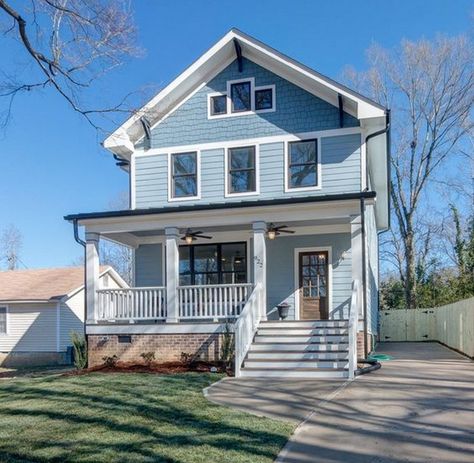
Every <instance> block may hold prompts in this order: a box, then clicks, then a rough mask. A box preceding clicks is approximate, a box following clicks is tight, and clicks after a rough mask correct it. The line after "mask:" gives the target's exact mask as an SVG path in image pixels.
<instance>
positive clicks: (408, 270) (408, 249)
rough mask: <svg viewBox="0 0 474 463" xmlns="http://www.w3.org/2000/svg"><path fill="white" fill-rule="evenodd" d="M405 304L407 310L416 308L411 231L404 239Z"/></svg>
mask: <svg viewBox="0 0 474 463" xmlns="http://www.w3.org/2000/svg"><path fill="white" fill-rule="evenodd" d="M405 259H406V262H405V304H406V308H407V309H415V308H416V270H415V246H414V236H413V231H409V232H408V234H407V236H406V238H405Z"/></svg>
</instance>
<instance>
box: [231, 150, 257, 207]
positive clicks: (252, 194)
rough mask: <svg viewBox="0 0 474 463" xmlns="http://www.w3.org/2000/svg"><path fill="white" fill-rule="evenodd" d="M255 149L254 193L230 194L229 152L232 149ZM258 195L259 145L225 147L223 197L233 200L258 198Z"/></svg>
mask: <svg viewBox="0 0 474 463" xmlns="http://www.w3.org/2000/svg"><path fill="white" fill-rule="evenodd" d="M251 146H252V147H254V148H255V191H246V192H244V193H231V192H230V191H229V150H231V149H232V148H248V147H251ZM258 195H260V145H259V144H258V143H257V144H245V143H244V144H236V145H234V146H227V147H226V148H225V150H224V197H225V198H235V197H239V196H258Z"/></svg>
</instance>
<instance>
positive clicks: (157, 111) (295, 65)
mask: <svg viewBox="0 0 474 463" xmlns="http://www.w3.org/2000/svg"><path fill="white" fill-rule="evenodd" d="M236 43H238V45H239V46H240V50H241V53H242V56H244V57H246V58H248V59H249V60H251V61H253V62H254V63H256V64H259V65H260V66H262V67H264V68H266V69H268V70H270V71H272V72H273V73H275V74H277V75H279V76H281V77H283V78H284V79H286V80H288V81H290V82H292V83H294V84H295V85H297V86H299V87H301V88H303V89H304V90H306V91H308V92H309V93H312V94H314V95H316V96H318V97H319V98H321V99H323V100H325V101H327V102H328V103H330V104H332V105H333V106H336V107H338V106H339V99H341V100H342V104H343V109H344V111H345V112H347V113H349V114H351V115H352V116H354V117H356V118H358V119H361V120H362V119H367V120H374V118H375V119H377V118H383V117H384V116H385V112H386V110H385V108H384V107H383V106H381V105H379V104H378V103H376V102H374V101H372V100H370V99H369V98H367V97H365V96H363V95H361V94H359V93H357V92H355V91H353V90H351V89H349V88H347V87H345V86H344V85H342V84H339V83H338V82H336V81H334V80H332V79H330V78H329V77H326V76H324V75H322V74H320V73H318V72H316V71H314V70H313V69H311V68H309V67H307V66H305V65H304V64H301V63H299V62H297V61H295V60H294V59H292V58H290V57H288V56H286V55H284V54H282V53H280V52H278V51H277V50H275V49H273V48H271V47H269V46H268V45H266V44H264V43H262V42H260V41H259V40H257V39H255V38H253V37H250V36H249V35H247V34H244V33H243V32H241V31H239V30H237V29H231V30H230V31H229V32H228V33H227V34H226V35H225V36H224V37H223V38H222V39H221V40H219V41H218V42H217V43H216V44H215V45H214V46H213V47H211V48H210V49H209V50H208V51H207V52H205V53H204V54H203V55H202V56H201V57H200V58H198V59H197V60H196V61H195V62H194V63H193V64H191V66H189V67H188V68H187V69H186V70H185V71H184V72H182V73H181V74H180V75H179V76H178V77H177V78H176V79H174V80H173V81H172V82H171V83H170V84H169V85H167V86H166V87H165V88H164V89H163V90H162V91H161V92H159V93H158V94H157V95H156V96H155V97H154V98H153V99H152V100H150V101H149V102H148V103H147V104H146V105H145V106H143V107H142V108H141V109H140V110H139V111H137V113H136V114H134V115H133V116H132V117H130V118H129V119H128V120H127V121H125V123H123V124H122V125H121V126H120V127H119V128H118V129H117V130H115V132H113V133H112V134H111V135H110V136H109V137H108V138H107V139H106V140H105V141H104V147H105V148H107V149H109V150H110V151H112V152H113V153H115V154H117V155H119V156H122V157H125V158H128V157H129V156H130V155H131V153H133V151H134V143H136V142H137V141H138V140H139V139H140V138H141V137H142V136H143V134H144V129H143V125H142V123H141V118H142V117H143V116H146V118H147V120H148V122H149V123H150V125H156V124H157V123H158V122H159V121H160V120H161V119H163V118H164V117H165V116H166V115H167V114H169V113H170V112H172V111H173V110H174V109H175V108H176V107H177V106H178V105H179V104H181V103H182V102H183V101H184V100H185V99H186V97H188V96H189V95H190V94H192V93H193V92H194V91H196V90H197V89H198V88H199V86H200V85H202V83H204V82H207V81H209V80H210V79H212V78H213V77H214V76H215V75H217V74H218V73H219V72H220V71H221V70H223V69H224V68H225V67H226V66H228V65H229V64H230V63H231V62H232V61H234V60H235V59H236Z"/></svg>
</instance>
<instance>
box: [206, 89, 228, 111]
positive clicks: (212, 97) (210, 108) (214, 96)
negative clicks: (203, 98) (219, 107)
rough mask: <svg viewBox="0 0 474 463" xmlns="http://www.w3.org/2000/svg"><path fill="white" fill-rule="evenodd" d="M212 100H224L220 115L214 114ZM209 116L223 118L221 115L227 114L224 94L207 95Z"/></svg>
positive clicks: (225, 95)
mask: <svg viewBox="0 0 474 463" xmlns="http://www.w3.org/2000/svg"><path fill="white" fill-rule="evenodd" d="M214 98H224V101H225V109H224V111H223V112H221V113H216V112H214V103H213V99H214ZM209 106H210V107H209V114H210V116H211V117H214V116H223V115H226V114H227V113H228V111H227V109H228V108H227V106H228V102H227V94H226V93H221V94H217V95H209Z"/></svg>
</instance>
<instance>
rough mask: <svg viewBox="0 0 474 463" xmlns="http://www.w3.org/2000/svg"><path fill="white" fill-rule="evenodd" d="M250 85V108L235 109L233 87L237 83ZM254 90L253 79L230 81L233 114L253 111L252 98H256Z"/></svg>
mask: <svg viewBox="0 0 474 463" xmlns="http://www.w3.org/2000/svg"><path fill="white" fill-rule="evenodd" d="M244 84H246V85H248V87H249V108H248V109H246V108H245V109H234V98H233V88H234V87H235V86H237V85H244ZM252 90H253V85H252V81H251V80H250V79H249V80H242V81H240V82H231V83H230V91H229V93H230V95H229V96H230V113H231V114H239V113H248V112H251V111H252V109H253V108H252V106H253V105H252V98H254V96H253V95H252Z"/></svg>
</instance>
